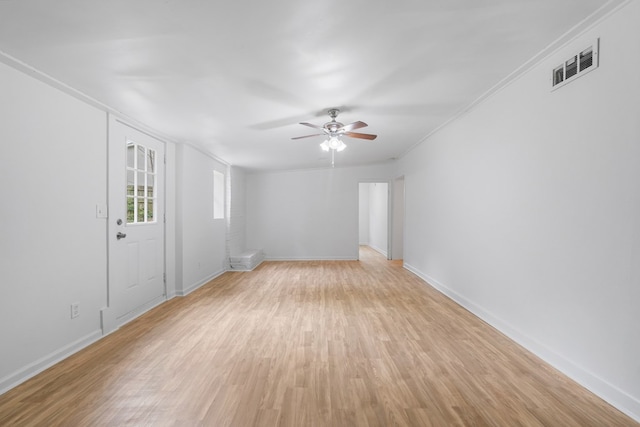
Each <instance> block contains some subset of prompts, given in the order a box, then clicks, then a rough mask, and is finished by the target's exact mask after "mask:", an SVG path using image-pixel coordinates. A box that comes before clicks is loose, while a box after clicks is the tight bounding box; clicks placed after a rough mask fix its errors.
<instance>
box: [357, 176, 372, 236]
mask: <svg viewBox="0 0 640 427" xmlns="http://www.w3.org/2000/svg"><path fill="white" fill-rule="evenodd" d="M369 188H371V183H369V182H361V183H360V184H359V191H358V200H359V203H358V218H359V220H358V225H359V227H358V236H359V237H358V241H359V243H360V244H361V245H369V216H370V215H371V213H370V212H369Z"/></svg>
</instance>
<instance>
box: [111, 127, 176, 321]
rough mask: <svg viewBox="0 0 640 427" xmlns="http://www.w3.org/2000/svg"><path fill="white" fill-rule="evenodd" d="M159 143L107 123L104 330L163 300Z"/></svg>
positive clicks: (161, 150)
mask: <svg viewBox="0 0 640 427" xmlns="http://www.w3.org/2000/svg"><path fill="white" fill-rule="evenodd" d="M164 151H165V147H164V143H162V142H161V141H159V140H157V139H155V138H153V137H151V136H149V135H147V134H145V133H143V132H141V131H138V130H136V129H134V128H132V127H130V126H128V125H126V124H125V123H123V122H121V121H119V120H118V119H116V118H114V117H111V118H110V120H109V226H108V232H109V239H108V241H109V295H108V302H109V306H108V307H107V309H105V310H104V311H103V329H106V331H105V332H109V331H110V330H113V329H115V328H117V327H118V326H119V325H121V324H123V323H125V322H127V321H129V320H131V319H133V318H134V317H137V316H138V315H140V314H142V313H143V312H145V311H147V310H148V309H150V308H151V307H153V306H155V305H157V304H159V303H160V302H162V301H164V300H165V298H166V296H165V294H166V292H165V285H164V169H165V165H164Z"/></svg>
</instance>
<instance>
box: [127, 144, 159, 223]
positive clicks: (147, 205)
mask: <svg viewBox="0 0 640 427" xmlns="http://www.w3.org/2000/svg"><path fill="white" fill-rule="evenodd" d="M156 174H157V171H156V150H153V149H151V148H147V147H145V146H144V145H140V144H137V143H135V142H133V141H127V224H144V223H150V222H156V220H157V218H156V210H155V209H154V206H155V204H156V202H157V199H158V195H157V194H156V191H155V188H156Z"/></svg>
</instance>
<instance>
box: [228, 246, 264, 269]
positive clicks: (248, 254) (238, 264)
mask: <svg viewBox="0 0 640 427" xmlns="http://www.w3.org/2000/svg"><path fill="white" fill-rule="evenodd" d="M262 261H264V253H263V252H262V249H247V250H246V251H244V252H242V253H241V254H236V255H231V256H230V257H229V264H230V266H231V270H232V271H251V270H253V269H254V268H256V267H257V266H259V265H260V263H261V262H262Z"/></svg>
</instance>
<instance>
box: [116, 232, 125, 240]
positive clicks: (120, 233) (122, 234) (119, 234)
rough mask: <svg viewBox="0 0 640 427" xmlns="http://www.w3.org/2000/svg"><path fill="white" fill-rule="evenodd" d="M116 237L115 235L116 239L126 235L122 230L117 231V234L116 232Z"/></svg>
mask: <svg viewBox="0 0 640 427" xmlns="http://www.w3.org/2000/svg"><path fill="white" fill-rule="evenodd" d="M116 237H117V239H118V240H120V239H124V238H125V237H127V235H126V234H124V233H122V232H120V231H118V234H116Z"/></svg>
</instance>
